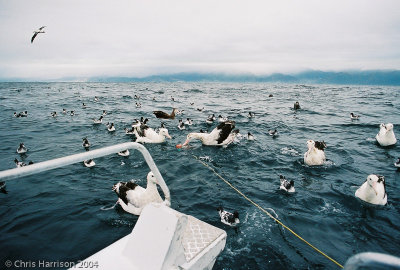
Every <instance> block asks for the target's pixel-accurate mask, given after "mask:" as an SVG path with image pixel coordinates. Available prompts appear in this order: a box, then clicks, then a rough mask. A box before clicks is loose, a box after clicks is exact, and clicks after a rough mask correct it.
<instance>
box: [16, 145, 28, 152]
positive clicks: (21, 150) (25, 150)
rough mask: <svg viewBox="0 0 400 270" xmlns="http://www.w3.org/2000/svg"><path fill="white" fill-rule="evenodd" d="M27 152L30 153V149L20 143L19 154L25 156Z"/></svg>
mask: <svg viewBox="0 0 400 270" xmlns="http://www.w3.org/2000/svg"><path fill="white" fill-rule="evenodd" d="M26 152H28V149H27V148H26V147H25V145H24V143H20V144H19V147H18V148H17V153H18V154H25V153H26Z"/></svg>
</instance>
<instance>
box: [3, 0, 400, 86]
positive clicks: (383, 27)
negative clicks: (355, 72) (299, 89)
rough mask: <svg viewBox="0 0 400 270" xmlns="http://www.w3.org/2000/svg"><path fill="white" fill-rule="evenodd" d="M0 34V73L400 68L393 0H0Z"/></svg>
mask: <svg viewBox="0 0 400 270" xmlns="http://www.w3.org/2000/svg"><path fill="white" fill-rule="evenodd" d="M43 25H45V26H46V28H45V31H46V33H45V34H39V35H38V36H37V37H36V39H35V41H34V42H33V44H31V42H30V39H31V37H32V34H33V31H34V30H35V29H37V28H39V27H40V26H43ZM0 33H1V42H0V78H7V77H8V78H10V77H18V78H36V79H55V78H62V77H68V76H76V77H89V76H138V77H140V76H146V75H152V74H165V73H169V74H170V73H176V72H225V73H254V74H269V73H272V72H283V73H290V72H297V71H301V70H305V69H316V70H326V71H337V70H349V69H361V70H370V69H400V1H399V0H392V1H390V0H374V1H371V0H354V1H352V0H335V1H331V0H325V1H323V0H315V1H302V0H293V1H288V0H279V1H276V0H274V1H269V0H260V1H251V0H246V1H244V0H243V1H235V0H196V1H190V0H179V1H178V0H160V1H153V0H141V1H135V0H127V1H114V0H110V1H102V0H90V1H89V0H88V1H86V0H65V1H64V0H57V1H55V0H49V1H44V0H42V1H40V0H38V1H31V0H0Z"/></svg>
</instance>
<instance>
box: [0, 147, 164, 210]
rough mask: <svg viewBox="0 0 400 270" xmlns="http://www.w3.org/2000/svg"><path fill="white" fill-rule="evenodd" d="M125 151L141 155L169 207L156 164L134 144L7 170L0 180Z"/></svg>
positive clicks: (0, 175) (0, 173)
mask: <svg viewBox="0 0 400 270" xmlns="http://www.w3.org/2000/svg"><path fill="white" fill-rule="evenodd" d="M127 149H135V150H138V151H139V152H140V153H142V155H143V157H144V159H145V161H146V163H147V165H148V166H149V168H150V170H151V171H152V172H153V174H154V176H155V177H156V179H157V181H158V184H159V185H160V187H161V189H162V191H163V193H164V196H165V204H166V205H167V206H170V202H171V196H170V192H169V189H168V186H167V184H166V183H165V181H164V179H163V177H162V175H161V173H160V171H159V170H158V168H157V166H156V164H155V163H154V161H153V158H152V157H151V155H150V153H149V151H148V150H147V149H146V148H145V147H144V146H143V145H141V144H139V143H135V142H128V143H121V144H117V145H113V146H108V147H104V148H101V149H96V150H91V151H87V152H84V153H79V154H74V155H70V156H66V157H62V158H56V159H52V160H48V161H43V162H39V163H34V164H31V165H28V166H24V167H20V168H14V169H9V170H5V171H1V172H0V180H3V181H4V180H7V181H8V180H11V179H15V178H20V177H23V176H28V175H32V174H37V173H40V172H44V171H48V170H52V169H56V168H60V167H65V166H68V165H71V164H74V163H78V162H83V161H85V160H89V159H95V158H99V157H103V156H107V155H111V154H116V153H118V152H121V151H124V150H127Z"/></svg>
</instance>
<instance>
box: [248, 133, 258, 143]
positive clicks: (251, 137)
mask: <svg viewBox="0 0 400 270" xmlns="http://www.w3.org/2000/svg"><path fill="white" fill-rule="evenodd" d="M255 139H256V138H255V137H254V135H253V134H251V133H250V132H247V140H248V141H254V140H255Z"/></svg>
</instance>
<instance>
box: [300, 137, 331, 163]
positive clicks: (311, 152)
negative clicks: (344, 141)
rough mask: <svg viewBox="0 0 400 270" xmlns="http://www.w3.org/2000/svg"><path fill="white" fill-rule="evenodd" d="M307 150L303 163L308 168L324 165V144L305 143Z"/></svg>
mask: <svg viewBox="0 0 400 270" xmlns="http://www.w3.org/2000/svg"><path fill="white" fill-rule="evenodd" d="M307 146H308V150H307V152H305V153H304V163H305V164H307V165H309V166H314V165H322V164H324V162H325V160H326V158H325V152H324V149H325V148H326V143H325V142H324V141H322V142H318V141H313V140H308V141H307Z"/></svg>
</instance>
